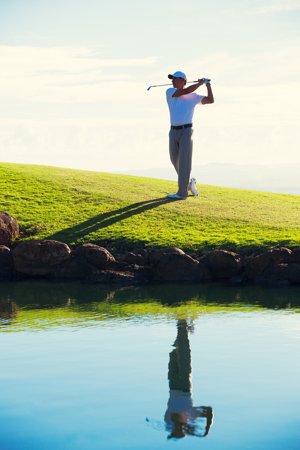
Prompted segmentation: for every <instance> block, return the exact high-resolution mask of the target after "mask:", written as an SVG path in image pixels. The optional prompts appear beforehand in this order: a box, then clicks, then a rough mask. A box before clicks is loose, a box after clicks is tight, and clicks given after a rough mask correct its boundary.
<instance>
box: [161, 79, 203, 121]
mask: <svg viewBox="0 0 300 450" xmlns="http://www.w3.org/2000/svg"><path fill="white" fill-rule="evenodd" d="M176 91H177V89H176V88H169V89H167V91H166V96H167V102H168V106H169V111H170V120H171V125H175V126H176V125H177V126H178V125H185V124H187V123H192V122H193V115H194V109H195V106H196V105H198V104H199V103H200V104H201V100H202V99H203V98H204V95H198V94H196V93H195V92H192V93H191V94H186V95H181V96H180V97H172V95H173V94H174V92H176Z"/></svg>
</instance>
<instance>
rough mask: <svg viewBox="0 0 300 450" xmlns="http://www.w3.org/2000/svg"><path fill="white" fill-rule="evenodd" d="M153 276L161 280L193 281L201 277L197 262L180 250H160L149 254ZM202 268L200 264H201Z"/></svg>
mask: <svg viewBox="0 0 300 450" xmlns="http://www.w3.org/2000/svg"><path fill="white" fill-rule="evenodd" d="M150 261H152V263H153V262H154V266H153V269H154V272H155V278H156V279H158V280H163V281H193V280H196V279H199V280H200V278H201V276H202V273H201V272H200V270H199V267H198V266H199V262H198V261H197V260H196V259H194V258H192V257H191V256H189V255H187V254H186V253H184V252H183V251H182V250H180V249H177V248H174V249H167V250H161V251H160V252H159V253H156V254H155V255H151V258H150ZM201 268H202V266H201Z"/></svg>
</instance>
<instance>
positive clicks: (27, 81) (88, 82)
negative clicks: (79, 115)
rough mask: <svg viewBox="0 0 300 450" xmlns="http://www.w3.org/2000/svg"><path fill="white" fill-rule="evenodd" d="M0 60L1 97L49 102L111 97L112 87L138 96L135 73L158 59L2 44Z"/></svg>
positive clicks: (89, 50)
mask: <svg viewBox="0 0 300 450" xmlns="http://www.w3.org/2000/svg"><path fill="white" fill-rule="evenodd" d="M0 59H1V63H2V64H1V65H2V70H1V73H0V95H1V97H2V98H3V97H4V98H5V97H6V98H17V99H19V100H20V99H27V100H31V101H47V102H63V101H67V102H68V101H72V102H78V101H83V102H85V101H87V102H91V101H99V99H105V98H106V99H109V96H110V95H111V91H112V90H113V89H114V90H117V91H119V90H122V92H123V96H124V97H126V98H129V97H132V96H136V91H137V89H136V87H137V86H139V83H138V81H137V80H136V76H135V74H136V73H138V72H139V71H143V70H145V69H146V68H149V67H151V66H153V65H154V64H155V61H156V60H155V58H154V57H145V58H129V59H126V58H121V59H103V58H100V57H99V55H98V54H97V52H96V51H94V50H93V49H88V48H72V47H50V48H43V47H29V46H0ZM104 83H105V89H103V85H104ZM100 87H101V89H100ZM140 87H141V86H140ZM141 88H142V87H141Z"/></svg>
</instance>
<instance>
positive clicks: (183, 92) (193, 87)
mask: <svg viewBox="0 0 300 450" xmlns="http://www.w3.org/2000/svg"><path fill="white" fill-rule="evenodd" d="M203 83H204V80H203V78H201V79H200V80H198V82H197V83H196V84H191V86H189V87H187V88H183V89H177V91H176V92H174V94H173V95H172V97H181V95H186V94H191V93H192V92H194V91H195V90H196V89H198V87H199V86H202V84H203Z"/></svg>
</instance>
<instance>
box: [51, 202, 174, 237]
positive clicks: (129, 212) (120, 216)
mask: <svg viewBox="0 0 300 450" xmlns="http://www.w3.org/2000/svg"><path fill="white" fill-rule="evenodd" d="M175 201H176V200H175ZM171 202H174V200H172V199H169V198H166V197H163V198H155V199H152V200H145V201H143V202H138V203H132V204H131V205H128V206H125V207H124V208H119V209H114V210H113V211H109V212H107V213H103V214H99V215H98V216H95V217H92V218H91V219H88V220H86V221H85V222H82V223H79V224H78V225H75V226H73V227H69V228H65V229H64V230H61V231H58V232H57V233H54V234H52V235H51V236H47V239H55V240H60V239H66V237H68V238H69V239H68V240H71V241H73V242H77V241H78V240H79V239H81V238H83V237H84V236H86V235H88V234H90V233H93V232H94V231H97V230H100V229H101V228H106V227H109V226H111V225H114V224H115V223H117V222H120V221H121V220H124V219H128V218H129V217H132V216H135V215H137V214H141V213H143V212H145V211H148V210H150V209H154V208H157V207H158V206H160V205H164V204H166V203H171Z"/></svg>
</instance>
